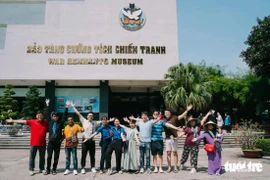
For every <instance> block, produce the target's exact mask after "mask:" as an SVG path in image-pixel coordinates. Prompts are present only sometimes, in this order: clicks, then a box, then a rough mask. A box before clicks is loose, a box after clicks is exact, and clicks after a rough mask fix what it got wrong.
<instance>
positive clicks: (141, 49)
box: [26, 42, 166, 65]
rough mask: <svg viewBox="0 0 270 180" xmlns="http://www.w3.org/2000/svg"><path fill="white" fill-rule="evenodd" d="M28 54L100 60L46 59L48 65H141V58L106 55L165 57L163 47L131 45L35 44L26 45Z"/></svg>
mask: <svg viewBox="0 0 270 180" xmlns="http://www.w3.org/2000/svg"><path fill="white" fill-rule="evenodd" d="M26 53H28V54H42V53H46V54H52V55H54V54H60V55H61V54H67V55H70V54H76V55H78V56H79V55H85V54H101V55H104V57H101V58H94V57H90V58H80V57H76V58H69V57H68V58H65V56H64V57H61V58H48V64H49V65H143V58H128V57H127V58H125V57H124V58H111V59H109V58H107V57H106V54H115V55H118V54H153V55H165V54H166V47H165V46H134V45H133V44H132V43H131V44H129V45H127V46H120V45H117V46H114V47H113V46H112V45H102V44H100V45H94V46H92V45H83V44H81V43H80V44H78V45H66V46H64V45H54V44H51V45H44V46H42V45H38V44H37V43H36V42H34V43H33V45H28V46H27V48H26Z"/></svg>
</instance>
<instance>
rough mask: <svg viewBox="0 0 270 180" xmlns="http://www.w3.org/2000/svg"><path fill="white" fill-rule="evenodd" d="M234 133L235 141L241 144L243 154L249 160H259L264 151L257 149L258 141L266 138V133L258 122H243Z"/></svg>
mask: <svg viewBox="0 0 270 180" xmlns="http://www.w3.org/2000/svg"><path fill="white" fill-rule="evenodd" d="M236 129H237V130H236V131H234V132H233V134H234V135H235V137H236V138H235V141H236V142H237V143H239V145H240V146H241V148H242V151H243V154H244V156H246V157H249V158H257V157H260V156H261V154H262V150H261V149H258V148H257V144H258V143H257V142H258V140H260V139H262V138H263V137H264V131H263V129H262V127H261V125H259V124H258V123H257V122H256V123H253V122H252V120H250V121H247V120H243V121H242V122H241V123H240V124H239V125H238V126H237V127H236Z"/></svg>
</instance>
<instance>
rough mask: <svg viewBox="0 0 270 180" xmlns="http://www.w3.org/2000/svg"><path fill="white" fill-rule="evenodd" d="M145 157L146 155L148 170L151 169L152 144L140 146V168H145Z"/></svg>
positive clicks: (147, 143) (142, 143) (144, 143)
mask: <svg viewBox="0 0 270 180" xmlns="http://www.w3.org/2000/svg"><path fill="white" fill-rule="evenodd" d="M144 155H146V168H150V142H141V145H140V166H141V168H143V167H144Z"/></svg>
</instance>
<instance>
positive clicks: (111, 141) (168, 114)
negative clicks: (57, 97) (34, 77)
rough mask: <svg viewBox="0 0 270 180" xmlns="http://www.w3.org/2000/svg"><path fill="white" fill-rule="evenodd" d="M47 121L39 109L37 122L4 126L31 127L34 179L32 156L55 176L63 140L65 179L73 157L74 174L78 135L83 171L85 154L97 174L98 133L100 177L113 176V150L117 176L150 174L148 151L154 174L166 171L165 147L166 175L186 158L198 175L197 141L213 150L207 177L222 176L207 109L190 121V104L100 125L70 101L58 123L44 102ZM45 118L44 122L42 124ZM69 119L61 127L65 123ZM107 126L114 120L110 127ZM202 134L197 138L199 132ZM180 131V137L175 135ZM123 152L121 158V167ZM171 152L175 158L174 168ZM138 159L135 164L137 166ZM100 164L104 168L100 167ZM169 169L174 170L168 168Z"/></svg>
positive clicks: (218, 134)
mask: <svg viewBox="0 0 270 180" xmlns="http://www.w3.org/2000/svg"><path fill="white" fill-rule="evenodd" d="M45 102H46V105H47V108H46V112H47V113H46V116H47V117H46V118H44V115H43V113H42V112H41V111H39V112H37V114H36V120H13V119H7V120H6V121H7V123H14V122H16V123H23V124H26V125H29V126H30V128H31V137H30V156H29V157H30V158H29V174H30V175H34V168H35V156H36V153H37V150H38V151H39V159H40V161H39V169H40V172H41V173H43V174H44V175H48V174H50V173H52V174H53V175H55V174H56V173H57V172H56V170H57V165H58V160H59V154H60V149H61V144H62V141H64V147H65V154H66V167H65V169H66V170H65V172H64V175H67V174H69V173H71V171H70V164H71V163H70V162H71V160H70V159H71V154H72V161H73V174H75V175H77V174H78V158H77V146H78V143H79V140H78V137H77V134H78V133H83V135H82V153H81V173H82V174H85V173H86V169H85V167H86V157H87V153H88V152H89V156H90V162H91V172H93V173H96V172H97V171H96V169H95V151H96V147H95V140H94V137H95V136H96V135H97V134H99V133H101V136H102V137H101V140H100V142H99V145H100V146H101V158H100V168H99V173H100V174H103V173H104V172H105V169H106V170H107V173H108V174H109V175H111V174H112V173H113V171H112V166H111V159H112V153H113V152H115V158H116V172H118V173H123V171H126V172H129V173H144V172H145V171H146V172H147V173H152V170H151V168H150V159H151V158H150V153H151V154H152V156H153V165H154V171H153V172H154V173H164V171H163V168H162V164H163V161H162V160H163V149H164V144H165V149H166V153H167V163H168V169H167V172H168V173H169V172H175V173H177V172H178V170H183V169H185V166H184V164H185V163H186V162H187V159H188V156H189V154H191V157H190V164H191V171H190V173H196V172H197V165H198V152H199V142H200V141H202V140H204V141H205V144H206V145H207V144H210V145H212V146H213V148H214V151H207V155H208V174H210V175H213V174H215V175H220V173H221V145H220V144H221V143H222V141H223V135H222V130H221V128H220V127H219V126H218V125H217V124H216V120H219V119H218V118H219V117H217V118H216V117H215V116H213V115H212V112H211V111H209V112H208V113H207V114H206V115H205V116H204V117H203V119H202V120H200V119H198V118H194V117H193V116H192V115H191V113H190V110H191V109H192V105H189V106H188V107H187V109H186V111H185V112H183V113H182V114H181V115H175V114H174V113H173V112H172V111H171V110H170V109H166V110H165V112H164V116H163V115H162V114H161V113H160V112H159V111H154V112H153V118H149V117H148V113H147V112H142V114H141V117H140V118H135V117H133V116H130V117H129V118H127V117H126V118H123V120H124V121H125V122H127V123H128V126H125V125H123V124H120V120H119V119H118V118H110V119H107V117H102V119H101V120H100V121H94V120H93V117H94V114H93V113H91V112H90V113H88V114H87V117H86V118H84V117H83V116H82V115H81V114H80V112H79V111H78V110H77V109H76V107H75V105H74V103H73V102H71V101H67V102H66V108H65V111H64V114H63V116H62V119H61V120H60V119H59V114H58V113H57V112H52V113H50V112H49V103H50V100H49V99H46V101H45ZM69 106H71V107H72V108H73V110H74V112H75V113H76V114H77V115H78V117H79V119H80V121H81V123H82V127H81V126H79V125H77V124H75V123H74V119H73V117H72V116H67V114H68V107H69ZM45 119H46V120H45ZM66 120H67V121H68V125H66V126H65V127H64V129H63V126H64V123H65V121H66ZM182 120H186V121H187V124H186V126H185V128H179V127H176V124H177V121H182ZM109 122H113V123H114V126H112V125H110V124H109ZM203 128H204V129H205V132H204V133H203V134H201V135H200V132H201V130H202V129H203ZM163 129H164V131H165V142H163V139H164V138H163V135H162V134H163ZM47 130H48V131H49V136H48V138H49V141H48V145H47V167H46V169H45V152H46V134H47ZM178 132H180V133H178ZM184 135H185V136H186V139H185V145H184V148H183V153H182V158H181V160H180V167H179V168H178V153H177V150H178V149H177V145H178V143H177V139H179V138H181V137H182V136H184ZM137 145H138V146H139V153H140V156H139V157H138V156H137V151H136V146H137ZM53 154H54V158H53V159H54V162H53V166H52V169H51V162H52V155H53ZM122 154H124V160H123V164H122V166H121V163H122ZM172 154H173V157H174V161H173V165H172V157H171V156H172ZM138 159H139V162H138ZM104 162H106V166H105V167H104ZM172 166H173V167H172Z"/></svg>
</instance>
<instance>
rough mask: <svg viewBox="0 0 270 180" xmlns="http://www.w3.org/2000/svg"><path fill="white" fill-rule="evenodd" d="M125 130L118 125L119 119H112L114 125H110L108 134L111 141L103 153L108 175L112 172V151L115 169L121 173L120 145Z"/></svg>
mask: <svg viewBox="0 0 270 180" xmlns="http://www.w3.org/2000/svg"><path fill="white" fill-rule="evenodd" d="M124 134H125V130H124V128H122V127H121V126H120V121H119V119H117V118H116V119H115V120H114V126H112V128H111V130H110V136H111V137H112V142H111V143H110V144H109V146H108V149H107V151H106V154H105V159H106V169H107V170H108V175H111V174H112V168H111V167H112V166H111V161H112V153H113V151H114V152H115V159H116V171H117V172H118V173H119V174H122V173H123V172H122V170H121V158H122V146H123V141H124V140H125V137H124Z"/></svg>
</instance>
